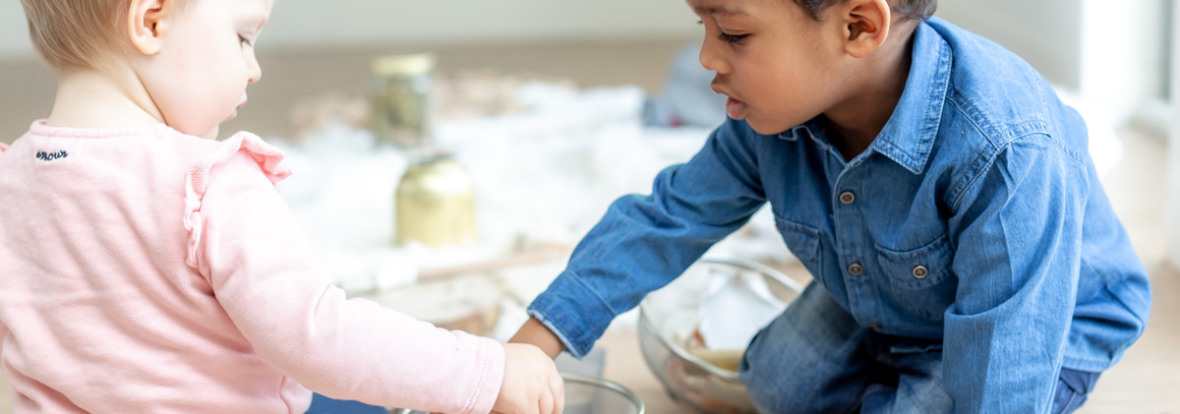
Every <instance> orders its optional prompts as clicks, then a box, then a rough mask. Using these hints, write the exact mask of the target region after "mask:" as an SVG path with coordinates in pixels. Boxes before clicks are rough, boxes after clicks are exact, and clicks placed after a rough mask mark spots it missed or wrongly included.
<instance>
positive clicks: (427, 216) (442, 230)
mask: <svg viewBox="0 0 1180 414" xmlns="http://www.w3.org/2000/svg"><path fill="white" fill-rule="evenodd" d="M395 199H396V200H395V205H396V207H395V208H396V214H395V215H396V217H395V219H396V220H395V221H396V223H397V224H396V226H397V229H396V230H397V238H396V239H397V240H396V241H397V244H400V245H404V244H407V243H411V242H418V243H422V244H424V245H427V246H430V247H439V246H444V245H461V244H466V243H470V242H473V241H475V236H476V235H475V191H474V186H473V185H472V182H471V178H470V176H469V175H468V174H467V171H466V170H465V169H464V168H463V166H462V164H460V163H459V161H458V160H457V159H455V157H454V155H453V154H451V153H449V152H445V151H440V150H423V151H420V152H419V153H418V154H416V155H412V156H411V160H410V163H409V166H408V167H407V169H406V172H405V174H403V175H402V177H401V180H400V181H399V182H398V187H397V194H396V197H395Z"/></svg>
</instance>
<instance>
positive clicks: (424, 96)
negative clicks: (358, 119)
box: [369, 53, 437, 148]
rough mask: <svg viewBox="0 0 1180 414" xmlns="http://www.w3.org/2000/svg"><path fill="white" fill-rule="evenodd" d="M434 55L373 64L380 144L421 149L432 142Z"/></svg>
mask: <svg viewBox="0 0 1180 414" xmlns="http://www.w3.org/2000/svg"><path fill="white" fill-rule="evenodd" d="M436 62H437V57H436V56H435V55H434V54H433V53H415V54H401V55H387V56H379V57H377V58H375V59H373V61H372V62H371V64H370V66H369V70H370V71H371V72H372V75H373V90H372V96H371V98H372V108H371V109H372V114H371V116H372V130H373V134H374V136H375V137H376V139H377V142H378V143H380V144H382V145H394V146H397V147H401V148H419V147H422V146H424V145H426V144H428V143H429V142H430V136H431V134H432V130H431V121H432V119H431V111H430V88H431V72H432V71H433V70H434V66H435V64H436Z"/></svg>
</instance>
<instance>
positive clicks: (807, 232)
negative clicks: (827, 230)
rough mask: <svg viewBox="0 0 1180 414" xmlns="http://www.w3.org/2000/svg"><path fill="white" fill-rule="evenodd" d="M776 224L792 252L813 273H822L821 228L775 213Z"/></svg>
mask: <svg viewBox="0 0 1180 414" xmlns="http://www.w3.org/2000/svg"><path fill="white" fill-rule="evenodd" d="M774 226H775V228H777V229H778V232H779V235H781V236H782V238H783V242H784V243H786V244H787V249H790V250H791V254H793V255H795V258H796V259H799V262H800V263H803V266H804V267H806V268H807V270H808V271H810V272H811V274H813V275H819V274H821V269H822V267H821V265H822V263H820V257H821V255H820V252H819V236H820V234H819V229H816V228H814V227H811V226H808V225H806V224H800V223H797V222H794V221H790V220H787V219H784V218H782V217H780V216H779V215H778V214H775V215H774Z"/></svg>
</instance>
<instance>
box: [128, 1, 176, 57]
mask: <svg viewBox="0 0 1180 414" xmlns="http://www.w3.org/2000/svg"><path fill="white" fill-rule="evenodd" d="M130 3H131V4H130V6H129V7H130V10H129V13H127V29H128V30H127V33H128V36H129V37H130V40H131V45H132V46H133V47H135V50H136V51H138V52H139V53H142V54H144V55H148V56H151V55H155V54H157V53H160V48H161V42H160V38H161V33H162V32H163V31H164V30H165V29H166V27H165V26H166V23H167V22H166V20H167V17H169V15H170V14H171V13H172V9H173V6H172V4H173V3H175V2H174V1H173V0H131V2H130Z"/></svg>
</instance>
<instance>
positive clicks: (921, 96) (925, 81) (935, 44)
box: [778, 18, 952, 174]
mask: <svg viewBox="0 0 1180 414" xmlns="http://www.w3.org/2000/svg"><path fill="white" fill-rule="evenodd" d="M932 19H937V18H932ZM951 53H952V52H951V49H950V46H949V45H948V44H947V43H946V40H944V39H943V38H942V36H941V35H939V34H938V32H937V31H936V30H935V29H934V28H933V27H931V26H930V24H929V23H927V22H925V21H924V22H922V23H920V24H919V25H918V28H917V29H916V30H915V31H914V45H913V51H912V56H911V60H910V73H909V75H908V77H907V78H906V87H905V91H903V92H902V94H901V99H900V100H898V102H897V107H896V108H895V109H894V110H893V115H891V116H890V117H889V121H888V122H886V123H885V127H884V128H882V129H881V132H880V133H879V134H877V138H876V139H874V140H873V143H872V144H871V145H870V146H869V149H870V150H872V151H876V152H877V153H879V154H881V155H884V156H885V157H887V158H889V159H891V160H893V162H896V163H898V164H899V165H901V166H902V167H905V169H907V170H909V171H910V172H912V173H914V174H921V173H922V171H923V170H924V169H925V167H926V161H927V159H928V158H929V157H930V151H931V148H932V147H933V146H934V140H935V137H936V136H937V134H938V127H939V124H940V123H941V122H942V110H943V104H944V103H945V102H946V95H947V90H948V88H949V86H950V77H951V64H952V62H951ZM822 131H823V127H822V126H820V123H819V122H817V121H816V120H814V119H813V120H810V121H807V122H805V123H803V124H800V125H798V126H795V127H793V128H791V129H788V130H786V131H783V132H782V133H779V134H778V137H779V138H781V139H785V140H789V141H794V140H796V139H798V137H799V136H800V134H801V133H806V136H810V137H812V138H813V139H818V138H819V137H821V136H823V132H822ZM823 144H824V145H825V146H827V145H828V144H827V143H826V142H824V143H823Z"/></svg>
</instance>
